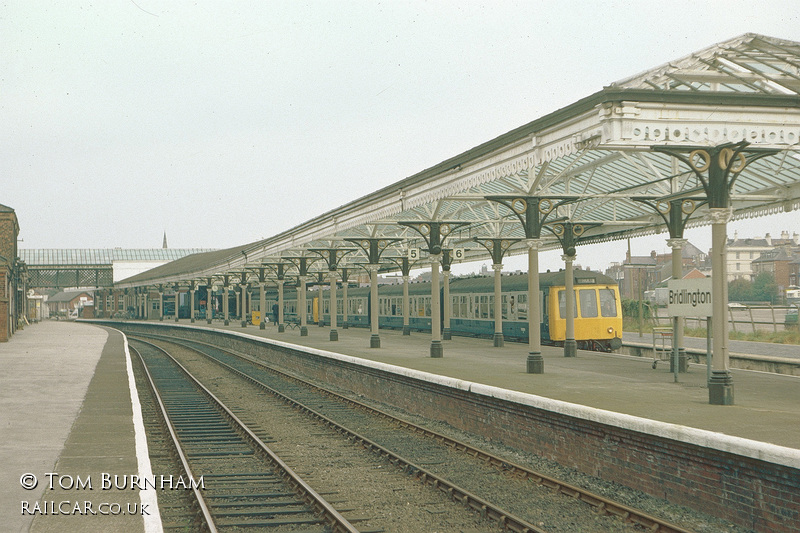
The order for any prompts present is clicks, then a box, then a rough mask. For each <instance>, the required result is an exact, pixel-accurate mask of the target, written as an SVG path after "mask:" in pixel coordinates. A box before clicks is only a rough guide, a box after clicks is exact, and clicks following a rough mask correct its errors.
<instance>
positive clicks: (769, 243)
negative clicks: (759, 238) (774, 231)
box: [764, 233, 772, 246]
mask: <svg viewBox="0 0 800 533" xmlns="http://www.w3.org/2000/svg"><path fill="white" fill-rule="evenodd" d="M764 239H766V241H767V246H772V237H770V235H769V233H767V234H766V235H764Z"/></svg>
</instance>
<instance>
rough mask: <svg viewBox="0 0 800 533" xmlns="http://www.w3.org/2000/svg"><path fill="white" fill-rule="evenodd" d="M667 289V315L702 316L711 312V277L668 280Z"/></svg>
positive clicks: (709, 314)
mask: <svg viewBox="0 0 800 533" xmlns="http://www.w3.org/2000/svg"><path fill="white" fill-rule="evenodd" d="M667 291H668V292H667V313H668V314H669V316H691V317H704V316H711V315H712V314H713V312H712V309H713V306H712V302H711V278H699V279H675V280H669V281H668V282H667Z"/></svg>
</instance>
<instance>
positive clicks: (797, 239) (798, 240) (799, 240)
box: [792, 231, 800, 244]
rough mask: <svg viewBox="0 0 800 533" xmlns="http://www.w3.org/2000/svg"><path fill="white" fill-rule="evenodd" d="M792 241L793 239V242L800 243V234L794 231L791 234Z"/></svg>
mask: <svg viewBox="0 0 800 533" xmlns="http://www.w3.org/2000/svg"><path fill="white" fill-rule="evenodd" d="M792 241H794V243H795V244H800V235H798V234H797V232H796V231H795V232H794V233H793V234H792Z"/></svg>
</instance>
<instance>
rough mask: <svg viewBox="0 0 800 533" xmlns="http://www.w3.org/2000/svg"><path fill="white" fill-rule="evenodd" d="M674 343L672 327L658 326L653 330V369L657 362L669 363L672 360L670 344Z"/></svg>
mask: <svg viewBox="0 0 800 533" xmlns="http://www.w3.org/2000/svg"><path fill="white" fill-rule="evenodd" d="M673 342H675V337H674V335H673V329H672V326H659V327H655V328H653V369H654V370H655V368H656V366H658V362H659V361H669V360H670V359H671V358H672V343H673Z"/></svg>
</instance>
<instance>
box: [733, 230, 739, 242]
mask: <svg viewBox="0 0 800 533" xmlns="http://www.w3.org/2000/svg"><path fill="white" fill-rule="evenodd" d="M733 240H734V241H737V240H739V230H735V231H734V232H733Z"/></svg>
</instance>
